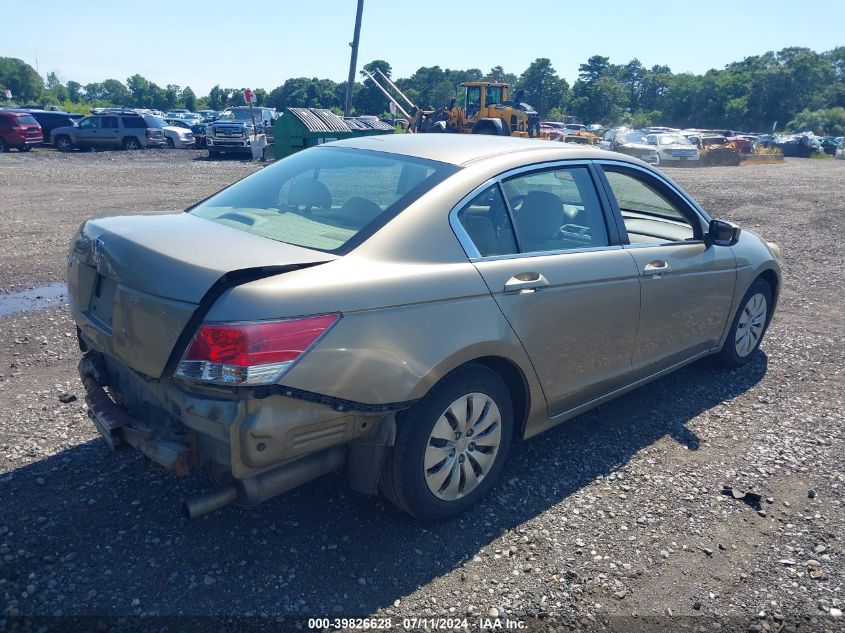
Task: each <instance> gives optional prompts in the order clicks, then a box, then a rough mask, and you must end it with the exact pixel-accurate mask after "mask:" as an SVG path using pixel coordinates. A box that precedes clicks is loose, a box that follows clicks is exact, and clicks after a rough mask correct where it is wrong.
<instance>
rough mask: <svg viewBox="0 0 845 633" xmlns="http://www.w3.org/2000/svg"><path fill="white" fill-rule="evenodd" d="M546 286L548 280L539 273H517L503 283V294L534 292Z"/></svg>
mask: <svg viewBox="0 0 845 633" xmlns="http://www.w3.org/2000/svg"><path fill="white" fill-rule="evenodd" d="M548 285H549V282H548V280H547V279H546V278H545V277H543V275H541V274H540V273H519V274H518V275H514V276H513V277H511V278H510V279H508V280H507V281H506V282H505V292H534V291H535V290H537V289H538V288H542V287H543V286H548Z"/></svg>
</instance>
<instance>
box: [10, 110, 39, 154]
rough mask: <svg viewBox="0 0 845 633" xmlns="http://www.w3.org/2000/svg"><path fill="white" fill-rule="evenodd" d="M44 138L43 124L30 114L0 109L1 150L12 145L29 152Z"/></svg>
mask: <svg viewBox="0 0 845 633" xmlns="http://www.w3.org/2000/svg"><path fill="white" fill-rule="evenodd" d="M43 140H44V136H43V135H42V133H41V126H40V125H38V121H36V120H35V119H33V118H32V117H31V116H30V115H29V114H27V113H26V112H8V111H0V152H8V151H9V148H12V147H15V148H17V149H19V150H20V151H22V152H28V151H29V150H31V149H32V148H33V147H35V146H36V145H40V144H41V142H42V141H43Z"/></svg>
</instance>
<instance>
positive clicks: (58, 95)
mask: <svg viewBox="0 0 845 633" xmlns="http://www.w3.org/2000/svg"><path fill="white" fill-rule="evenodd" d="M44 87H45V89H46V90H45V92H44V93H43V96H44V97H45V98H47V99H50V100H51V101H55V102H61V101H67V99H68V91H67V88H65V87H64V85H63V84H62V82H61V81H60V80H59V76H58V75H57V74H56V73H54V72H51V73H47V79H46V80H45V82H44Z"/></svg>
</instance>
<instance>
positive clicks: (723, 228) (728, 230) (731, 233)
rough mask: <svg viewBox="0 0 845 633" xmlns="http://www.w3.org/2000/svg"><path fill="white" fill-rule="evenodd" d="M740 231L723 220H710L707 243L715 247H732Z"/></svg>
mask: <svg viewBox="0 0 845 633" xmlns="http://www.w3.org/2000/svg"><path fill="white" fill-rule="evenodd" d="M741 232H742V229H741V228H739V227H738V226H737V225H736V224H732V223H730V222H726V221H725V220H710V226H709V227H708V229H707V241H708V242H709V243H710V244H714V245H716V246H733V245H734V244H736V243H737V242H738V241H739V234H740V233H741Z"/></svg>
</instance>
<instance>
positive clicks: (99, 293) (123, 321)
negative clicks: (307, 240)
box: [68, 213, 336, 378]
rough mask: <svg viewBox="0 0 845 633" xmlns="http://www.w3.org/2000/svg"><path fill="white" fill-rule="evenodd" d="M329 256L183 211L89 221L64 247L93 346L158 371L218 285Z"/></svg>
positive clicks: (73, 304) (78, 314) (74, 303)
mask: <svg viewBox="0 0 845 633" xmlns="http://www.w3.org/2000/svg"><path fill="white" fill-rule="evenodd" d="M234 243H237V248H233V244H234ZM335 257H336V256H334V255H331V254H327V253H323V252H320V251H315V250H310V249H306V248H301V247H298V246H292V245H289V244H285V243H282V242H277V241H273V240H269V239H266V238H263V237H258V236H254V235H250V234H247V233H244V232H241V231H237V230H235V229H232V228H229V227H227V226H224V225H221V224H217V223H215V222H210V221H208V220H205V219H203V218H198V217H196V216H193V215H190V214H187V213H179V214H171V215H156V216H118V217H113V218H105V219H97V220H88V221H87V222H85V223H83V225H82V226H81V227H80V229H79V232H78V233H77V235H76V236H75V237H74V240H73V242H72V243H71V248H70V252H69V254H68V298H69V304H70V309H71V312H72V313H73V316H74V319H75V321H76V322H77V324H78V325H79V328H80V331H81V332H82V335H83V337H84V338H85V339H87V340H88V341H89V342H90V343H91V344H92V345H93V347H95V348H96V349H97V350H98V351H100V352H103V353H105V354H107V355H109V356H112V357H113V358H116V359H118V360H119V361H121V362H122V363H125V364H126V365H127V366H129V367H131V368H132V369H134V370H136V371H138V372H141V373H142V374H145V375H146V376H149V377H152V378H160V377H161V376H162V375H164V374H165V371H166V369H167V368H168V366H169V365H170V363H171V360H172V359H171V357H172V356H173V355H174V352H175V353H176V354H178V353H181V348H182V347H184V346H185V345H186V344H187V339H188V338H189V337H190V335H191V334H192V333H193V330H194V329H195V328H196V327H197V326H198V325H199V322H198V321H199V320H201V318H202V316H203V315H204V313H205V312H206V311H207V310H208V309H209V308H210V307H211V304H212V303H213V302H214V300H215V299H216V298H217V297H218V296H219V295H220V294H221V293H222V292H223V291H225V290H226V289H228V288H230V287H232V286H234V285H237V284H238V283H242V282H244V281H250V280H254V279H259V278H261V277H266V276H270V275H273V274H279V273H282V272H285V271H288V270H295V269H297V268H302V267H305V266H311V265H314V264H319V263H323V262H326V261H330V260H332V259H335ZM177 360H178V359H177Z"/></svg>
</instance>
